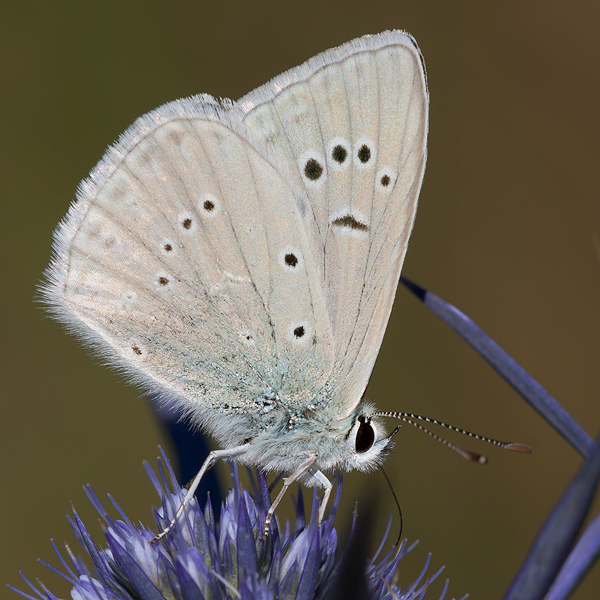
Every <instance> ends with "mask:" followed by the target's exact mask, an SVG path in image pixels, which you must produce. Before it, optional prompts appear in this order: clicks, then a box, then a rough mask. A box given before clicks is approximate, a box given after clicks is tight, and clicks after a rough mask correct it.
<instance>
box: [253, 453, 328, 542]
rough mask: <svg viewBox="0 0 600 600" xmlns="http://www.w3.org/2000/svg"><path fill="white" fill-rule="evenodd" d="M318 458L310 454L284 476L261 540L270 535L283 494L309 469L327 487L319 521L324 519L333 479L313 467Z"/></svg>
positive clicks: (266, 519)
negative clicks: (272, 521)
mask: <svg viewBox="0 0 600 600" xmlns="http://www.w3.org/2000/svg"><path fill="white" fill-rule="evenodd" d="M316 460H317V456H316V454H313V455H311V456H309V458H308V460H307V461H305V462H303V463H302V464H301V465H300V466H299V467H298V468H297V469H296V470H295V471H294V472H293V473H292V474H291V475H290V476H289V477H286V478H284V480H283V487H282V488H281V490H280V491H279V494H277V497H276V498H275V500H274V501H273V504H271V506H270V508H269V510H268V512H267V516H266V517H265V526H264V529H263V534H262V536H261V537H260V541H261V542H264V541H265V540H266V539H267V536H268V535H269V525H270V523H271V520H272V519H273V515H274V514H275V510H276V509H277V506H278V505H279V503H280V502H281V500H282V499H283V496H284V495H285V493H286V492H287V490H288V488H289V487H290V485H292V483H294V481H297V480H298V479H299V478H300V477H302V475H303V474H304V473H305V472H306V471H308V472H309V473H310V474H311V475H312V476H313V477H315V478H316V479H318V480H319V483H320V484H321V485H322V486H323V487H324V488H325V493H324V494H323V499H322V500H321V506H320V507H319V523H320V522H321V521H322V520H323V515H324V514H325V507H326V506H327V501H328V500H329V495H330V494H331V487H332V486H331V481H329V479H327V477H325V475H323V473H321V471H319V470H318V469H314V468H313V464H314V463H315V461H316Z"/></svg>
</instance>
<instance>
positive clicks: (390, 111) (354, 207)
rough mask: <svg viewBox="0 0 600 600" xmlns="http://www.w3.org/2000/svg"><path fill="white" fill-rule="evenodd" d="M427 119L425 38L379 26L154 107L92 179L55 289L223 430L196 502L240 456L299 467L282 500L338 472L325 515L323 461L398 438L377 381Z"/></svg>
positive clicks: (128, 359)
mask: <svg viewBox="0 0 600 600" xmlns="http://www.w3.org/2000/svg"><path fill="white" fill-rule="evenodd" d="M427 128H428V92H427V84H426V77H425V70H424V65H423V60H422V57H421V54H420V52H419V49H418V47H417V45H416V43H415V41H414V39H413V38H412V37H411V36H409V35H408V34H406V33H404V32H401V31H391V32H384V33H381V34H379V35H373V36H365V37H362V38H358V39H355V40H353V41H351V42H348V43H346V44H344V45H342V46H340V47H338V48H334V49H332V50H328V51H326V52H323V53H322V54H319V55H318V56H315V57H314V58H312V59H310V60H309V61H308V62H306V63H305V64H303V65H302V66H300V67H297V68H295V69H291V70H290V71H287V72H285V73H283V74H282V75H279V76H278V77H276V78H275V79H273V80H272V81H270V82H269V83H267V84H265V85H263V86H261V87H259V88H258V89H256V90H254V91H253V92H251V93H250V94H248V95H247V96H245V97H243V98H242V99H240V100H238V101H237V102H232V101H229V100H224V101H217V100H215V99H214V98H212V97H210V96H207V95H201V96H196V97H193V98H189V99H183V100H177V101H175V102H171V103H169V104H166V105H164V106H162V107H160V108H158V109H157V110H155V111H153V112H150V113H148V114H146V115H144V116H142V117H140V118H139V119H138V120H137V121H136V122H135V123H134V124H133V125H132V126H131V127H130V128H129V129H128V130H127V131H126V132H125V133H124V134H123V135H122V136H121V138H120V139H119V141H118V143H116V144H115V145H114V146H113V147H111V148H110V149H109V150H108V151H107V152H106V154H105V156H104V157H103V159H102V160H101V161H100V163H99V164H98V165H97V166H96V167H95V168H94V169H93V171H92V172H91V174H90V176H89V177H88V178H87V179H85V180H84V181H83V182H82V184H81V185H80V187H79V190H78V193H77V200H76V202H75V203H74V204H73V205H72V206H71V208H70V210H69V212H68V214H67V216H66V218H65V219H64V220H63V222H62V223H61V224H60V226H59V227H58V229H57V230H56V232H55V242H54V251H55V256H54V258H53V261H52V263H51V265H50V266H49V267H48V270H47V277H48V283H47V284H46V286H45V288H44V294H45V298H46V300H47V302H48V303H49V304H50V306H51V308H52V309H53V311H54V313H55V314H56V316H57V317H58V318H59V319H60V320H61V321H63V322H65V323H66V324H67V325H68V326H69V327H72V328H73V329H75V330H76V331H77V333H79V334H80V335H82V337H83V339H84V340H85V341H86V342H89V343H91V344H92V345H93V346H94V347H95V348H100V349H101V352H102V355H103V356H104V357H106V358H107V359H108V360H109V361H110V362H111V363H113V364H115V365H117V366H119V367H121V368H122V369H123V370H124V371H125V372H126V373H127V374H128V375H129V376H130V377H131V378H133V379H134V380H135V381H137V382H139V383H140V384H141V385H142V386H143V387H144V388H145V389H147V390H149V391H151V392H153V393H155V394H159V395H160V397H161V398H162V399H164V401H165V402H169V403H173V404H175V405H177V406H178V407H180V408H181V409H182V410H183V412H184V414H185V415H186V417H187V418H188V419H189V421H191V422H192V423H193V424H194V425H197V426H199V427H201V428H203V429H205V430H207V431H208V432H210V433H211V434H212V435H213V436H214V437H215V438H216V439H217V441H218V442H219V443H220V445H221V446H222V448H223V449H221V450H217V451H214V452H212V453H211V455H210V456H209V458H208V459H207V460H206V462H205V464H204V465H203V467H202V469H201V471H200V472H199V473H198V476H197V477H196V478H195V480H194V484H193V486H192V488H191V489H190V492H189V494H188V495H187V497H186V502H187V501H189V499H190V498H191V497H192V495H193V493H194V490H195V488H196V486H197V485H198V483H199V481H200V479H201V477H202V475H203V473H204V472H205V471H206V469H208V468H209V467H210V466H212V465H213V464H214V462H215V461H216V460H217V459H220V458H224V459H233V458H236V459H237V460H239V461H241V462H242V463H244V464H246V465H252V466H257V467H260V468H262V469H264V470H275V471H284V472H285V473H287V474H288V475H289V476H288V477H287V478H286V479H285V485H284V488H283V489H282V492H281V494H280V495H279V496H278V498H277V499H276V501H275V502H274V504H273V507H272V509H273V510H274V508H275V506H276V505H277V503H278V502H279V500H280V498H281V495H282V494H283V492H284V491H285V489H286V488H287V487H288V486H289V485H290V484H291V483H292V482H293V481H296V480H299V481H302V482H303V483H305V484H307V485H318V486H322V487H324V488H325V495H324V498H323V501H322V503H321V512H320V516H321V517H322V515H323V512H324V510H325V506H326V503H327V498H328V496H329V493H330V491H331V483H330V482H329V480H328V479H327V477H326V476H325V475H324V474H323V472H324V471H332V470H337V469H344V470H350V469H360V470H362V471H367V470H370V469H372V468H374V467H376V466H378V465H380V464H381V463H382V462H383V460H384V459H385V457H386V456H387V454H388V453H389V452H390V450H391V448H392V445H393V442H392V440H391V436H388V435H387V434H386V432H385V429H384V427H383V424H382V422H381V414H379V415H378V414H377V412H376V409H375V408H374V406H372V405H371V404H369V403H367V402H365V401H364V400H363V394H364V391H365V388H366V386H367V383H368V380H369V377H370V375H371V371H372V369H373V366H374V363H375V359H376V358H377V353H378V351H379V347H380V345H381V341H382V338H383V334H384V331H385V327H386V324H387V321H388V318H389V316H390V311H391V308H392V303H393V300H394V296H395V292H396V286H397V284H398V278H399V276H400V270H401V267H402V263H403V260H404V256H405V253H406V248H407V244H408V238H409V236H410V233H411V230H412V227H413V223H414V219H415V212H416V208H417V199H418V195H419V190H420V187H421V181H422V178H423V172H424V169H425V159H426V138H427ZM181 510H183V506H182V509H181ZM180 512H181V511H180ZM271 514H272V513H271ZM267 526H268V522H267Z"/></svg>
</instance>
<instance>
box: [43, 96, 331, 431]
mask: <svg viewBox="0 0 600 600" xmlns="http://www.w3.org/2000/svg"><path fill="white" fill-rule="evenodd" d="M250 137H251V136H249V135H248V134H247V132H246V131H245V128H244V127H243V125H241V124H240V123H239V119H236V116H235V113H230V112H228V111H226V110H222V109H220V108H218V107H216V106H214V105H208V104H206V103H204V102H202V101H201V100H199V99H196V100H194V101H192V100H183V101H177V102H174V103H171V104H169V105H165V106H163V107H161V108H160V109H158V110H157V111H155V112H153V113H150V114H149V115H146V116H144V117H142V118H141V119H140V120H138V122H136V123H135V124H134V125H133V126H132V128H131V129H130V130H129V131H128V132H127V133H126V134H125V135H124V136H123V138H122V139H121V140H120V141H119V143H118V144H117V145H116V146H115V147H114V148H112V149H111V150H109V152H108V153H107V155H106V156H105V158H104V159H103V160H102V161H101V163H100V164H99V165H98V167H97V168H96V169H95V170H94V171H93V172H92V175H91V177H90V179H88V180H86V182H84V184H83V186H82V187H81V189H80V191H79V194H78V200H77V202H76V203H75V204H74V205H73V207H72V208H71V210H70V212H69V214H68V215H67V218H66V220H65V222H64V223H63V224H62V226H61V227H60V228H59V230H58V232H57V234H56V237H55V251H56V256H55V260H54V262H53V264H52V265H51V267H50V269H49V279H50V283H49V285H48V286H47V287H46V290H45V294H46V297H47V299H48V301H49V302H50V304H51V305H52V306H53V308H54V311H55V312H56V313H57V314H58V316H59V318H61V319H62V320H64V321H66V322H68V323H69V324H70V325H71V326H73V327H74V328H75V329H77V330H78V331H83V333H84V335H85V336H87V338H88V339H90V341H98V340H100V341H101V342H102V346H103V348H104V350H105V354H106V356H107V357H109V358H110V360H111V361H112V362H116V363H117V364H119V365H121V366H123V367H124V368H125V369H126V370H127V371H128V372H129V373H130V374H132V375H134V377H136V378H137V379H141V380H142V381H143V382H144V383H146V384H150V387H152V388H153V389H157V388H158V390H160V391H161V392H162V393H163V394H164V393H165V392H166V393H167V394H168V395H171V396H172V397H174V398H176V399H178V400H179V402H180V403H181V404H182V406H183V408H184V409H186V410H187V411H188V412H190V413H192V414H195V413H197V414H196V416H197V417H198V418H199V420H202V412H203V410H205V409H214V410H225V411H228V410H234V409H235V410H241V411H247V412H250V411H256V410H257V408H260V406H261V399H263V398H265V397H271V396H272V395H273V393H274V392H282V391H285V392H286V394H287V395H288V397H289V398H290V401H291V402H294V401H297V402H304V403H306V400H305V398H304V396H305V395H306V390H311V389H315V388H319V387H321V386H322V382H323V380H324V379H326V378H327V377H328V370H330V369H331V366H332V356H331V347H332V346H331V343H330V341H329V340H330V326H329V320H328V316H327V313H326V310H325V305H324V302H325V299H324V295H323V292H322V289H321V281H320V278H319V277H318V275H317V274H316V270H317V266H316V265H315V259H314V256H313V252H312V249H311V247H310V246H309V245H308V243H307V239H306V235H305V233H304V226H303V224H302V218H301V215H300V208H299V207H301V206H302V199H301V197H300V195H301V191H300V192H298V190H296V191H295V190H294V184H293V183H292V182H290V181H289V178H286V177H285V165H284V164H283V163H281V165H280V164H278V162H277V159H276V158H273V157H272V156H269V155H268V153H267V151H266V150H265V148H263V147H261V145H260V143H256V144H254V143H253V142H252V140H251V139H250ZM290 306H293V307H294V310H293V311H290ZM299 390H300V391H299ZM294 394H295V395H296V396H294ZM300 396H302V398H300Z"/></svg>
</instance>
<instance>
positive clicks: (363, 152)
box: [358, 144, 371, 164]
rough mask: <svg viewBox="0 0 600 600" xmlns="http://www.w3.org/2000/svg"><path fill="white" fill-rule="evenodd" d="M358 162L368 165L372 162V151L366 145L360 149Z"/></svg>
mask: <svg viewBox="0 0 600 600" xmlns="http://www.w3.org/2000/svg"><path fill="white" fill-rule="evenodd" d="M358 160H360V162H361V163H363V164H366V163H368V162H369V160H371V149H370V148H369V146H367V145H366V144H363V145H362V146H361V147H360V148H359V149H358Z"/></svg>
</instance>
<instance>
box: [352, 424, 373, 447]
mask: <svg viewBox="0 0 600 600" xmlns="http://www.w3.org/2000/svg"><path fill="white" fill-rule="evenodd" d="M358 422H359V426H358V431H357V432H356V441H355V444H356V451H357V452H358V453H359V454H363V453H364V452H367V451H368V450H370V449H371V448H372V447H373V444H374V443H375V430H374V429H373V427H372V426H371V419H367V418H365V417H358Z"/></svg>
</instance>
